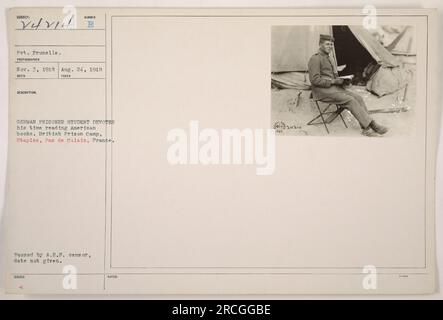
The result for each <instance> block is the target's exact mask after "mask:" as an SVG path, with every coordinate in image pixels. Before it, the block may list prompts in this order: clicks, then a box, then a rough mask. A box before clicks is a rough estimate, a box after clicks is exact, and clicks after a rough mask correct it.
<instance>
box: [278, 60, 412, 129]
mask: <svg viewBox="0 0 443 320" xmlns="http://www.w3.org/2000/svg"><path fill="white" fill-rule="evenodd" d="M406 67H407V68H408V70H409V71H410V72H409V74H410V79H409V82H408V86H407V89H406V90H404V89H401V90H399V91H397V92H394V93H392V94H390V95H386V96H383V97H377V96H376V95H374V94H372V93H370V92H369V91H367V90H366V89H365V87H360V86H352V87H351V88H349V90H352V91H353V92H356V93H358V94H360V95H361V96H362V97H363V98H364V100H365V102H366V105H367V106H368V109H369V111H370V112H371V111H372V112H374V113H371V116H372V117H373V118H374V120H375V121H377V122H379V123H380V124H382V125H384V126H387V127H388V128H389V132H388V133H387V134H386V135H385V137H390V136H407V135H409V134H411V132H412V131H413V128H414V109H415V107H416V106H415V88H416V84H415V76H414V75H415V65H409V66H406ZM405 91H406V95H405ZM299 94H300V96H299ZM309 95H310V91H301V92H300V91H298V90H294V89H283V90H272V92H271V100H272V101H271V103H272V113H271V125H272V127H273V128H274V129H276V134H277V135H309V136H324V135H328V134H327V132H326V130H325V128H324V126H323V125H322V124H320V125H307V123H308V122H309V121H310V120H311V119H313V118H314V117H315V116H317V115H318V111H317V107H316V106H315V104H314V102H312V101H311V100H310V99H309ZM404 95H405V97H404V99H403V96H404ZM298 96H299V97H298ZM326 106H327V104H324V103H321V104H320V107H321V108H325V107H326ZM333 108H334V107H333V106H332V107H331V109H330V110H331V111H332V110H333ZM380 109H383V110H390V111H398V110H402V111H399V112H378V111H377V110H380ZM342 115H343V118H344V120H345V122H346V124H347V125H348V128H346V127H345V126H344V124H343V122H342V121H341V119H340V117H337V118H336V119H335V120H334V121H333V122H332V123H330V124H328V128H329V132H330V134H329V135H330V136H362V135H361V129H360V126H359V124H358V122H357V120H356V119H355V118H354V117H353V116H352V114H351V113H350V112H349V111H347V110H345V111H344V112H343V113H342Z"/></svg>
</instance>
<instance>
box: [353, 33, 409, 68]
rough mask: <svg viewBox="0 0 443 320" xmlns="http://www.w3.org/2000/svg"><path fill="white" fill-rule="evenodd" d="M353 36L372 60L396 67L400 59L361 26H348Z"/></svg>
mask: <svg viewBox="0 0 443 320" xmlns="http://www.w3.org/2000/svg"><path fill="white" fill-rule="evenodd" d="M348 27H349V30H351V32H352V34H353V35H354V36H355V38H356V39H357V40H358V41H359V42H360V43H361V45H362V46H363V47H365V49H366V50H367V51H368V52H369V54H370V55H371V56H372V57H373V58H374V60H375V61H376V62H377V63H378V64H380V65H381V66H384V67H398V66H400V61H399V60H398V59H397V58H396V57H394V56H393V55H392V54H391V53H390V52H389V51H388V50H386V49H385V48H384V47H383V45H382V44H381V43H380V42H378V41H377V39H375V38H374V37H373V36H372V35H371V33H370V32H369V31H368V30H366V29H365V28H364V27H362V26H348Z"/></svg>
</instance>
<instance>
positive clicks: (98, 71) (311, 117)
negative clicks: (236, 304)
mask: <svg viewBox="0 0 443 320" xmlns="http://www.w3.org/2000/svg"><path fill="white" fill-rule="evenodd" d="M7 15H8V17H7V18H8V41H9V86H10V88H9V101H10V103H9V147H8V170H7V190H6V209H5V215H4V216H5V228H4V229H5V230H4V232H3V234H4V236H5V243H6V250H5V258H4V260H5V261H6V275H5V278H6V286H7V291H8V292H9V293H18V294H34V293H38V294H42V293H43V294H49V293H51V294H54V293H61V294H78V293H97V294H98V293H101V294H103V293H105V294H106V293H112V294H115V293H117V294H233V295H235V294H262V295H272V294H426V293H433V292H434V290H435V243H434V242H435V241H434V210H435V205H434V196H435V195H434V177H435V164H436V149H437V136H438V119H439V115H440V110H439V108H438V103H437V100H436V98H437V89H436V88H437V75H436V70H437V69H438V67H437V52H436V41H435V39H436V36H435V33H436V30H437V29H436V26H437V23H436V14H435V12H434V11H433V10H427V9H426V10H425V9H405V10H398V9H395V10H393V9H392V10H388V9H386V10H384V9H377V11H376V12H373V13H369V14H364V13H362V12H361V10H360V9H340V10H338V9H334V10H307V9H142V8H137V9H129V8H87V7H83V8H78V7H72V6H67V7H64V8H11V9H10V10H9V11H8V12H7Z"/></svg>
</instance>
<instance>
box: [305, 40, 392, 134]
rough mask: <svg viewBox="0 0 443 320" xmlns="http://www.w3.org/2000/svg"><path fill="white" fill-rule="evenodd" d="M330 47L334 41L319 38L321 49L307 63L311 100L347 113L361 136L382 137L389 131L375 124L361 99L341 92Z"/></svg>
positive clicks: (331, 47)
mask: <svg viewBox="0 0 443 320" xmlns="http://www.w3.org/2000/svg"><path fill="white" fill-rule="evenodd" d="M333 45H334V38H333V37H331V36H330V35H324V34H322V35H320V49H319V51H318V53H316V54H314V55H313V56H312V57H311V59H310V60H309V63H308V71H309V80H310V81H311V87H312V95H313V97H314V99H316V100H319V101H323V102H327V103H334V104H336V105H339V106H341V107H343V108H345V109H348V110H349V111H350V112H351V113H352V115H353V116H354V117H355V118H356V119H357V120H358V122H359V123H360V127H361V128H362V134H363V135H366V136H374V135H377V134H378V135H383V134H385V133H386V132H388V129H387V128H386V127H384V126H382V125H380V124H377V123H376V122H375V121H374V120H373V119H372V118H371V116H370V115H369V113H368V108H367V107H366V104H365V102H364V101H363V98H362V97H361V96H359V95H358V94H356V93H353V92H351V91H349V90H346V89H345V88H343V82H344V80H343V79H340V78H338V73H337V69H336V66H335V64H334V62H333V61H332V60H331V58H330V56H329V54H330V53H331V52H332V49H333Z"/></svg>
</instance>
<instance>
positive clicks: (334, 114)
mask: <svg viewBox="0 0 443 320" xmlns="http://www.w3.org/2000/svg"><path fill="white" fill-rule="evenodd" d="M311 100H312V101H313V102H314V103H315V105H316V106H317V110H318V113H319V115H318V116H316V117H315V118H314V119H312V120H311V121H309V122H308V123H307V125H308V126H312V125H317V124H323V125H324V126H325V129H326V132H327V133H328V134H329V129H328V124H330V123H331V122H332V121H334V120H335V119H336V118H337V117H338V116H340V118H341V121H343V124H344V125H345V127H346V128H347V127H348V125H347V124H346V122H345V119H343V116H342V114H341V113H342V112H343V110H344V108H342V107H339V106H337V105H336V104H334V103H328V105H327V106H326V108H325V109H324V110H322V109H321V108H320V104H319V102H320V100H315V99H313V98H312V96H311ZM325 103H327V102H325ZM331 106H335V108H336V110H334V111H328V110H329V108H330V107H331ZM325 115H329V116H328V118H327V119H325ZM317 119H319V121H318V122H315V121H316V120H317Z"/></svg>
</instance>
